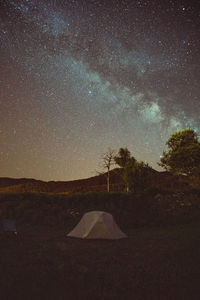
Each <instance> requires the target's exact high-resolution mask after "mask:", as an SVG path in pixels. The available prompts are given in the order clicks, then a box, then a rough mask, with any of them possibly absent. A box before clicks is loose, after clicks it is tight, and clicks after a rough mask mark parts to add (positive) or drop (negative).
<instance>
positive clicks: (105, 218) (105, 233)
mask: <svg viewBox="0 0 200 300" xmlns="http://www.w3.org/2000/svg"><path fill="white" fill-rule="evenodd" d="M67 236H68V237H76V238H82V239H121V238H126V237H127V236H126V234H125V233H123V232H122V231H121V230H120V228H119V227H118V226H117V224H116V223H115V221H114V219H113V217H112V215H111V214H109V213H107V212H104V211H90V212H87V213H85V214H84V216H83V217H82V218H81V220H80V222H79V223H78V224H77V225H76V226H75V228H74V229H73V230H72V231H71V232H70V233H69V234H67Z"/></svg>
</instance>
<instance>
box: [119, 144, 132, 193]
mask: <svg viewBox="0 0 200 300" xmlns="http://www.w3.org/2000/svg"><path fill="white" fill-rule="evenodd" d="M114 160H115V163H116V164H117V165H119V166H120V167H121V168H123V175H122V178H123V180H124V181H125V183H126V191H127V192H128V191H129V184H128V181H127V178H128V177H127V175H126V170H127V172H128V169H129V168H130V167H133V166H134V164H135V163H136V159H135V158H134V157H133V156H131V152H130V151H129V150H128V149H127V148H120V149H119V152H118V155H117V156H115V158H114Z"/></svg>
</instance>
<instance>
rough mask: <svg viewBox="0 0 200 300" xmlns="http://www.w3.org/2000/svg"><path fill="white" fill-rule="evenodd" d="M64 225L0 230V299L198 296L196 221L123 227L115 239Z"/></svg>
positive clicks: (199, 250) (198, 232)
mask: <svg viewBox="0 0 200 300" xmlns="http://www.w3.org/2000/svg"><path fill="white" fill-rule="evenodd" d="M68 231H69V228H67V226H63V227H62V226H59V227H55V226H31V227H27V228H24V229H23V230H21V232H20V234H19V236H18V238H15V237H6V236H5V235H4V234H3V233H1V235H0V244H1V246H0V265H1V268H0V293H1V299H2V300H4V299H11V300H14V299H20V300H23V299H26V300H31V299H37V300H39V299H43V300H45V299H95V300H96V299H102V300H103V299H137V300H138V299H142V300H145V299H154V300H157V299H161V300H165V299H171V300H172V299H181V300H182V299H188V300H191V299H199V298H200V284H199V278H200V267H199V266H200V223H195V224H188V225H173V226H168V227H166V226H165V227H164V228H157V227H151V228H139V229H127V230H126V231H125V233H127V235H128V238H127V239H122V240H117V241H106V240H80V239H70V238H67V237H66V233H67V232H68Z"/></svg>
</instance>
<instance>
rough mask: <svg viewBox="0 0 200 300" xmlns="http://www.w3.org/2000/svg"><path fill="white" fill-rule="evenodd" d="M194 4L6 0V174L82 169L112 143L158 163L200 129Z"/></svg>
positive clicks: (0, 127) (48, 175)
mask: <svg viewBox="0 0 200 300" xmlns="http://www.w3.org/2000/svg"><path fill="white" fill-rule="evenodd" d="M198 4H199V1H198V0H196V1H185V0H183V1H176V0H174V1H173V0H171V1H170V0H168V1H156V0H146V1H142V0H138V1H134V0H132V1H126V0H121V1H119V0H109V1H108V0H107V1H105V0H99V1H95V0H93V1H92V0H90V1H89V0H88V1H86V0H69V1H67V0H66V1H64V0H57V1H56V0H48V1H42V0H39V1H38V0H13V1H12V0H7V1H6V0H3V1H1V8H0V18H1V28H0V41H1V43H0V45H1V55H0V60H1V65H0V105H1V109H0V145H1V147H0V176H1V177H3V176H6V177H16V178H21V177H28V178H35V179H42V180H71V179H79V178H86V177H89V176H92V175H95V172H96V170H99V167H98V165H99V162H100V157H101V155H102V154H103V153H105V152H106V151H107V149H108V148H109V147H110V148H113V149H116V150H117V151H118V150H119V148H120V147H128V149H129V150H130V151H131V153H132V155H134V156H135V158H136V159H137V160H143V161H146V162H148V163H149V164H150V165H151V166H152V167H154V168H158V166H157V162H158V161H159V159H160V155H161V154H162V151H163V149H164V147H165V142H166V140H167V139H168V138H169V136H170V135H171V134H172V133H173V132H174V131H176V130H181V129H185V128H188V127H190V128H193V129H195V130H196V131H197V133H199V132H200V131H199V129H200V122H199V121H200V102H199V101H200V97H199V96H200V85H199V79H200V22H199V20H200V10H199V8H198Z"/></svg>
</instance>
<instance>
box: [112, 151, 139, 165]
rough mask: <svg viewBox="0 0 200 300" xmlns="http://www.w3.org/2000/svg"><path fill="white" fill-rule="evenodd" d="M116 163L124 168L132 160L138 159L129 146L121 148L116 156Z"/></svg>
mask: <svg viewBox="0 0 200 300" xmlns="http://www.w3.org/2000/svg"><path fill="white" fill-rule="evenodd" d="M114 159H115V163H116V164H117V165H119V166H120V167H121V168H124V167H125V166H126V164H127V163H129V162H130V160H132V162H133V161H136V160H135V158H134V157H132V156H131V152H130V151H129V150H128V149H127V148H120V149H119V152H118V155H117V156H115V158H114Z"/></svg>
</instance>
